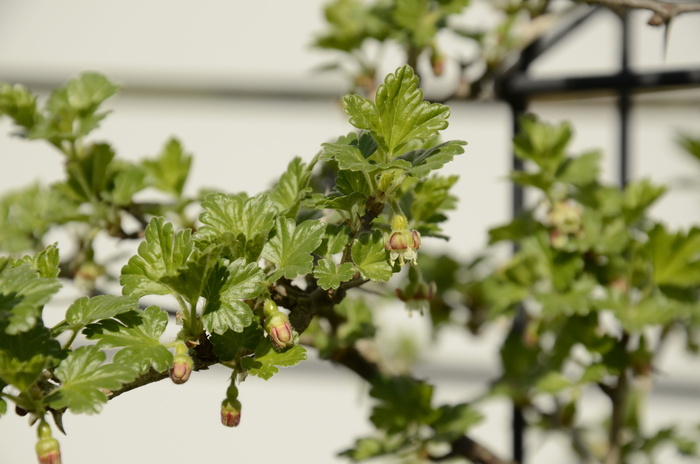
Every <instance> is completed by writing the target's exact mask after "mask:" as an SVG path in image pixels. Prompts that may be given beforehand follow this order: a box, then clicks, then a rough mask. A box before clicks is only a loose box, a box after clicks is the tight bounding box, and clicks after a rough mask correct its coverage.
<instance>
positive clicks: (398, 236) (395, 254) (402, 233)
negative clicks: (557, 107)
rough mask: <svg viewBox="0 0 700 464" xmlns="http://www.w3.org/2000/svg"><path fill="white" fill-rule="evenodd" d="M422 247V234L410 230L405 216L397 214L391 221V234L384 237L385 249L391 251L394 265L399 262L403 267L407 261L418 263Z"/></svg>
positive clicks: (390, 254)
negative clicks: (419, 250) (419, 251)
mask: <svg viewBox="0 0 700 464" xmlns="http://www.w3.org/2000/svg"><path fill="white" fill-rule="evenodd" d="M420 247H421V238H420V233H419V232H418V231H417V230H409V229H408V221H407V220H406V216H404V215H403V214H397V215H396V216H394V217H393V219H392V220H391V234H388V235H387V234H385V236H384V248H385V249H387V250H389V257H390V258H391V264H392V265H393V264H394V263H395V262H396V260H397V259H398V260H399V265H401V266H403V265H404V264H405V263H406V261H410V262H412V263H413V264H416V263H417V259H418V253H417V251H418V249H419V248H420Z"/></svg>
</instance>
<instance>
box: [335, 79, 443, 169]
mask: <svg viewBox="0 0 700 464" xmlns="http://www.w3.org/2000/svg"><path fill="white" fill-rule="evenodd" d="M343 103H344V105H345V112H346V113H347V114H348V115H350V124H352V125H353V126H355V127H357V128H358V129H364V130H368V131H370V132H371V134H372V136H373V137H374V139H375V140H376V141H377V143H378V144H379V147H380V148H381V149H382V150H383V151H384V153H386V156H387V158H388V159H392V158H394V157H395V156H398V155H400V154H401V153H402V149H404V148H406V147H407V146H409V144H411V143H414V142H420V143H425V142H426V141H428V140H430V139H432V138H434V137H435V136H437V135H438V132H439V131H440V130H443V129H445V128H446V127H447V118H448V117H449V115H450V109H449V108H448V107H447V106H445V105H441V104H439V103H428V102H425V101H423V91H422V90H421V89H420V88H419V87H418V76H416V75H415V73H414V72H413V69H412V68H411V67H410V66H403V67H401V68H398V69H397V70H396V72H395V73H394V74H389V75H388V76H387V77H386V79H385V80H384V83H383V84H382V85H380V86H379V88H378V89H377V95H376V98H375V101H374V102H373V101H372V100H369V99H367V98H362V97H360V96H359V95H348V96H346V97H344V98H343Z"/></svg>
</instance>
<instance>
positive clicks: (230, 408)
mask: <svg viewBox="0 0 700 464" xmlns="http://www.w3.org/2000/svg"><path fill="white" fill-rule="evenodd" d="M240 422H241V402H240V401H238V400H237V399H229V398H226V399H225V400H224V401H223V402H222V403H221V423H222V424H224V425H225V426H226V427H237V426H238V424H239V423H240Z"/></svg>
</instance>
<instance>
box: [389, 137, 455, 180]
mask: <svg viewBox="0 0 700 464" xmlns="http://www.w3.org/2000/svg"><path fill="white" fill-rule="evenodd" d="M466 144H467V142H464V141H461V140H451V141H449V142H445V143H441V144H440V145H436V146H434V147H431V148H422V149H419V150H413V151H409V152H408V153H405V154H403V155H401V156H400V157H399V158H400V159H402V160H406V161H408V162H410V163H411V169H410V170H409V172H410V174H411V175H412V176H413V177H418V178H421V177H425V176H427V175H428V174H430V172H431V171H436V170H438V169H440V168H442V167H443V166H444V165H445V164H447V163H449V162H450V161H452V160H453V159H454V157H455V156H456V155H460V154H462V153H464V148H462V147H463V146H464V145H466Z"/></svg>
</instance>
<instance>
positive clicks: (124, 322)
mask: <svg viewBox="0 0 700 464" xmlns="http://www.w3.org/2000/svg"><path fill="white" fill-rule="evenodd" d="M115 316H116V317H115V319H110V320H103V321H101V322H99V323H97V324H91V325H90V326H88V327H87V328H86V329H85V335H86V336H87V337H88V338H89V339H91V340H98V343H97V346H98V347H100V348H118V347H123V348H122V349H121V350H119V351H117V352H116V353H115V354H114V359H113V360H114V362H115V363H117V364H121V365H124V366H127V367H129V368H131V369H134V370H135V371H137V372H138V373H140V374H143V373H145V372H147V371H148V370H149V369H150V368H153V369H155V370H156V371H158V372H163V371H165V370H166V369H168V368H169V367H170V366H171V365H172V363H173V354H172V353H171V352H170V351H169V350H168V349H167V348H166V347H165V346H163V345H162V344H161V343H160V337H161V336H162V335H163V332H165V329H166V327H167V325H168V313H166V312H165V311H163V310H162V309H160V308H159V307H157V306H149V307H148V308H146V309H145V310H144V311H131V312H129V313H121V314H118V315H115Z"/></svg>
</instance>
